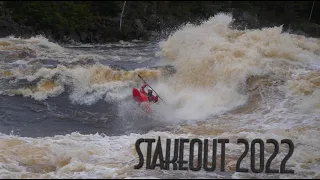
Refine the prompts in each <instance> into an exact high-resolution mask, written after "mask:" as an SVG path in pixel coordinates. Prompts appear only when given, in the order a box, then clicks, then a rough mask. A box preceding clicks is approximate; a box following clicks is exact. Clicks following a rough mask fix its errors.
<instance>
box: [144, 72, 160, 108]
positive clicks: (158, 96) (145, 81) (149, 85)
mask: <svg viewBox="0 0 320 180" xmlns="http://www.w3.org/2000/svg"><path fill="white" fill-rule="evenodd" d="M138 76H139V78H141V80H142V81H143V82H144V83H146V84H147V85H148V86H149V87H150V88H151V89H152V90H153V91H154V92H155V93H156V94H157V95H158V97H159V98H160V99H161V97H160V96H159V94H158V93H157V92H156V91H155V90H154V89H153V88H152V87H151V86H150V85H149V84H148V83H147V82H146V81H145V80H144V79H143V78H142V77H141V76H140V75H139V74H138ZM161 100H162V101H163V102H165V101H164V100H163V99H161Z"/></svg>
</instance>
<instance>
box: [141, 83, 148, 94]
mask: <svg viewBox="0 0 320 180" xmlns="http://www.w3.org/2000/svg"><path fill="white" fill-rule="evenodd" d="M146 86H147V84H144V85H143V86H141V88H140V92H142V93H143V94H147V93H146V91H145V90H144V88H145V87H146Z"/></svg>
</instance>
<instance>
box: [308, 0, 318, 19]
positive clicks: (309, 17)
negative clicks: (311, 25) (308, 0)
mask: <svg viewBox="0 0 320 180" xmlns="http://www.w3.org/2000/svg"><path fill="white" fill-rule="evenodd" d="M314 2H316V1H313V3H312V8H311V12H310V16H309V21H310V19H311V15H312V12H313V7H314Z"/></svg>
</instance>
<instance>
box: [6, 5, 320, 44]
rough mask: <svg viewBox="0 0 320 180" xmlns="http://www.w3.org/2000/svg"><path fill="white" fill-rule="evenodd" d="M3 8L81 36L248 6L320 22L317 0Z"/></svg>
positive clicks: (137, 31)
mask: <svg viewBox="0 0 320 180" xmlns="http://www.w3.org/2000/svg"><path fill="white" fill-rule="evenodd" d="M124 3H125V6H124ZM313 5H314V7H313V13H312V16H311V19H310V20H309V18H310V12H311V9H312V6H313ZM123 7H124V11H123V17H122V25H121V31H120V17H121V14H122V9H123ZM1 11H2V12H1V13H2V16H4V15H6V16H8V15H9V16H10V17H11V18H12V20H13V21H15V22H16V23H18V24H20V25H23V26H27V27H31V29H32V31H34V33H36V32H39V31H41V32H44V33H45V34H48V33H49V34H50V36H52V37H53V38H54V39H62V38H63V37H64V38H65V37H66V36H68V37H69V36H70V37H71V38H72V39H77V38H76V37H78V40H79V41H83V42H91V41H92V42H95V41H99V39H101V40H102V41H109V40H117V39H118V38H122V39H134V38H135V39H137V38H141V37H145V36H150V35H151V34H152V33H155V32H159V31H162V30H164V29H166V28H170V27H174V26H177V25H179V24H181V23H184V22H187V21H189V22H196V21H199V20H203V19H207V18H209V17H210V16H213V15H215V14H216V13H218V12H238V15H235V18H237V17H238V16H241V15H240V14H241V13H240V14H239V12H247V13H248V14H250V17H251V19H252V18H257V19H258V20H259V21H260V22H263V23H265V22H272V23H275V24H290V23H295V24H299V23H301V22H312V23H317V24H320V13H319V12H320V2H316V1H315V2H314V1H126V2H125V1H2V3H1ZM247 19H248V18H247ZM249 19H250V18H249ZM0 25H1V24H0ZM259 25H261V23H260V24H259ZM151 31H152V33H151ZM111 37H112V38H111Z"/></svg>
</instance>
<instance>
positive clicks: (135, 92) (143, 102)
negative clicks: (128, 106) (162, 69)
mask: <svg viewBox="0 0 320 180" xmlns="http://www.w3.org/2000/svg"><path fill="white" fill-rule="evenodd" d="M132 96H133V98H134V100H135V101H136V102H137V103H138V104H140V106H141V107H142V109H143V110H144V111H145V112H146V113H148V114H151V113H152V110H151V108H150V104H149V100H148V97H147V96H146V95H144V94H143V93H141V92H140V91H139V89H137V88H133V89H132Z"/></svg>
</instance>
